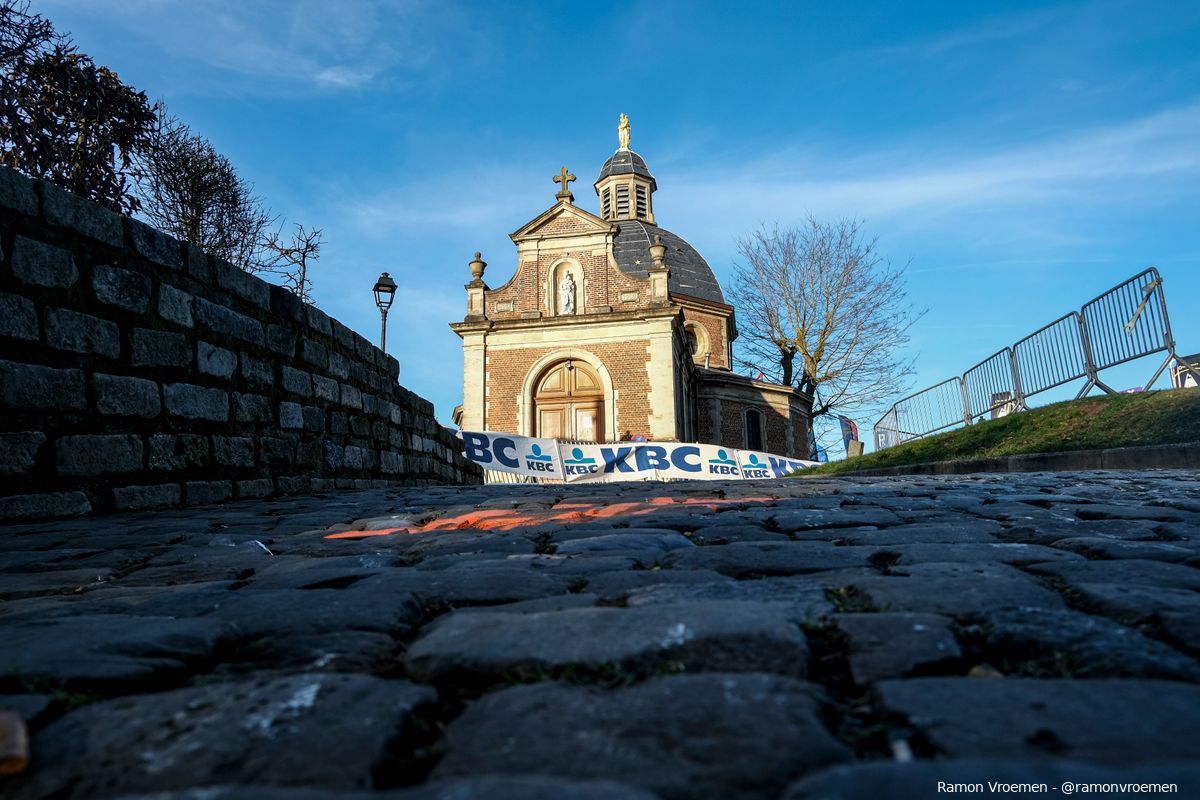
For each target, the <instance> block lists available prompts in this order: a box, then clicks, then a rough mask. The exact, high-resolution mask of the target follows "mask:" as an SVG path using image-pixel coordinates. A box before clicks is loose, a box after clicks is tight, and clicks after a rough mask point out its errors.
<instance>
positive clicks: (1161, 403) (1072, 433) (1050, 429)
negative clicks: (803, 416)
mask: <svg viewBox="0 0 1200 800" xmlns="http://www.w3.org/2000/svg"><path fill="white" fill-rule="evenodd" d="M1189 442H1200V390H1196V389H1172V390H1168V391H1158V392H1141V393H1138V394H1119V395H1105V396H1102V397H1088V398H1085V399H1083V400H1072V401H1068V402H1063V403H1054V404H1053V405H1048V406H1042V407H1040V408H1034V409H1032V410H1030V411H1026V412H1022V413H1020V414H1011V415H1009V416H1007V417H1001V418H1000V419H993V420H987V421H985V422H981V423H978V424H975V425H970V426H967V427H964V428H959V429H957V430H953V431H948V432H946V433H942V434H939V435H937V436H930V437H928V438H925V439H917V440H916V441H912V442H906V443H905V444H901V445H897V446H895V447H889V448H887V449H886V450H880V451H878V452H875V453H869V454H867V455H864V456H861V457H859V458H852V459H847V460H845V461H836V462H833V463H831V464H823V465H821V466H819V467H812V468H810V469H804V470H800V471H799V472H797V473H795V477H812V476H819V475H831V474H837V473H848V472H855V471H858V470H865V469H880V468H885V467H898V466H905V465H908V464H927V463H931V462H936V461H959V460H967V459H977V458H996V457H1001V456H1014V455H1023V454H1026V453H1058V452H1067V451H1071V450H1101V449H1105V448H1109V447H1146V446H1150V445H1163V444H1185V443H1189Z"/></svg>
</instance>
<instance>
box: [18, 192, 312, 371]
mask: <svg viewBox="0 0 1200 800" xmlns="http://www.w3.org/2000/svg"><path fill="white" fill-rule="evenodd" d="M3 174H4V173H2V172H0V175H3ZM0 336H7V337H9V338H11V339H25V340H27V341H34V342H36V341H37V340H38V339H39V338H41V337H40V334H39V329H38V318H37V309H36V308H35V307H34V305H33V303H32V302H31V301H30V300H28V299H27V298H24V297H21V295H19V294H7V293H4V292H0ZM335 385H336V384H335Z"/></svg>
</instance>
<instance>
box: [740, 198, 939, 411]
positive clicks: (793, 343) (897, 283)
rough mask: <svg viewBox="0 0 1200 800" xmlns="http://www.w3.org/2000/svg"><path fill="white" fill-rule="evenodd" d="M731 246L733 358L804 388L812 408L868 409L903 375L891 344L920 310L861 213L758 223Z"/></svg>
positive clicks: (905, 369) (898, 345) (898, 386)
mask: <svg viewBox="0 0 1200 800" xmlns="http://www.w3.org/2000/svg"><path fill="white" fill-rule="evenodd" d="M738 254H739V256H740V259H739V261H738V263H737V264H735V266H734V279H733V282H732V287H731V291H730V297H731V300H732V302H733V304H734V305H735V306H736V307H737V309H738V320H739V324H738V328H739V329H740V330H741V332H742V336H740V337H739V338H738V342H737V345H738V350H739V353H740V362H741V363H742V364H744V365H747V366H751V367H753V368H754V369H761V370H762V371H763V373H764V374H766V375H769V376H770V377H771V378H772V379H774V380H777V381H779V382H780V383H783V384H786V385H795V386H797V387H798V388H800V389H801V390H802V391H804V392H806V393H809V394H812V395H813V398H814V400H813V415H814V416H820V415H823V414H830V413H833V412H839V413H846V412H868V411H872V410H874V409H875V408H876V407H878V406H880V405H882V404H883V403H884V402H885V401H886V400H888V399H890V398H892V397H894V396H895V395H897V394H899V393H900V392H902V391H903V390H904V388H905V387H906V386H907V385H908V379H909V378H910V377H911V375H912V372H913V365H912V363H911V362H910V361H905V360H904V359H903V358H901V357H900V356H899V351H900V350H901V349H902V348H903V347H904V345H905V344H907V343H908V340H909V330H910V329H911V328H912V326H913V324H914V323H915V322H916V320H917V319H919V318H920V317H921V316H922V314H924V311H914V310H913V308H912V306H911V305H910V304H909V303H908V300H907V292H906V289H905V285H904V268H903V267H893V266H892V264H891V263H890V262H888V261H887V260H886V259H884V258H883V257H882V256H880V255H879V252H878V249H877V242H876V240H875V239H871V238H867V237H866V236H865V234H864V231H863V226H862V223H861V222H860V221H858V220H854V219H849V220H840V221H838V222H836V223H823V222H818V221H817V220H815V219H813V218H811V217H810V218H809V219H807V220H806V221H805V222H804V223H803V224H801V225H800V226H798V227H794V228H783V227H780V226H779V225H778V224H775V225H774V226H772V227H770V228H768V227H766V226H762V227H760V228H759V229H758V230H755V231H752V232H751V233H750V234H749V235H748V236H747V237H745V238H744V239H741V240H739V242H738Z"/></svg>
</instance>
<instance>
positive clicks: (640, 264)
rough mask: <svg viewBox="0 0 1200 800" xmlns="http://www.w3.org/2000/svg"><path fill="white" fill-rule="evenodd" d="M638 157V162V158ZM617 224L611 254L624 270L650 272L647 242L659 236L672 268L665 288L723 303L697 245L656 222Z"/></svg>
mask: <svg viewBox="0 0 1200 800" xmlns="http://www.w3.org/2000/svg"><path fill="white" fill-rule="evenodd" d="M635 155H636V154H635ZM609 160H610V161H611V160H612V159H609ZM638 160H639V161H641V159H640V158H639V159H638ZM644 163H645V162H643V164H644ZM605 166H606V167H607V164H606V165H605ZM602 174H603V173H602ZM616 224H617V226H618V230H617V235H616V237H615V238H614V239H613V256H614V257H615V258H616V260H617V265H618V266H619V267H620V268H621V270H622V271H623V272H626V273H628V274H629V275H632V276H634V277H638V278H645V277H646V276H647V275H649V270H650V266H651V264H652V259H651V257H650V245H652V244H653V243H654V237H655V236H661V237H662V243H663V244H664V245H666V247H667V253H666V256H665V257H664V259H663V260H664V261H665V262H666V265H667V268H668V269H670V271H671V272H670V277H669V278H668V280H667V290H668V291H670V292H671V293H673V294H682V295H687V296H688V297H696V298H699V299H701V300H708V301H709V302H713V303H721V304H722V305H724V304H725V295H724V294H723V293H722V292H721V284H720V283H718V282H717V276H716V275H714V274H713V271H712V267H710V266H709V265H708V262H707V261H705V260H704V257H703V256H702V255H700V253H698V252H696V248H694V247H692V246H691V245H690V244H688V243H687V242H686V241H684V240H683V239H682V238H681V237H679V236H677V235H676V234H674V233H671V232H670V231H669V230H667V229H666V228H660V227H658V226H657V225H651V224H649V223H647V222H641V221H639V220H632V219H622V220H617V221H616Z"/></svg>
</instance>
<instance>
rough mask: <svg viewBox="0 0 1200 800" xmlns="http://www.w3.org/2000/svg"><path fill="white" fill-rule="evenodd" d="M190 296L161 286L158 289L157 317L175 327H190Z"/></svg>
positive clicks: (164, 285) (172, 288)
mask: <svg viewBox="0 0 1200 800" xmlns="http://www.w3.org/2000/svg"><path fill="white" fill-rule="evenodd" d="M192 299H193V298H192V295H190V294H189V293H187V292H185V291H183V290H182V289H176V288H175V287H174V286H169V285H167V284H165V283H164V284H163V285H162V286H160V287H158V315H159V316H160V317H162V318H163V319H165V320H168V321H169V322H174V323H175V324H176V325H182V326H183V327H185V328H190V327H192V324H193V323H192Z"/></svg>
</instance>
